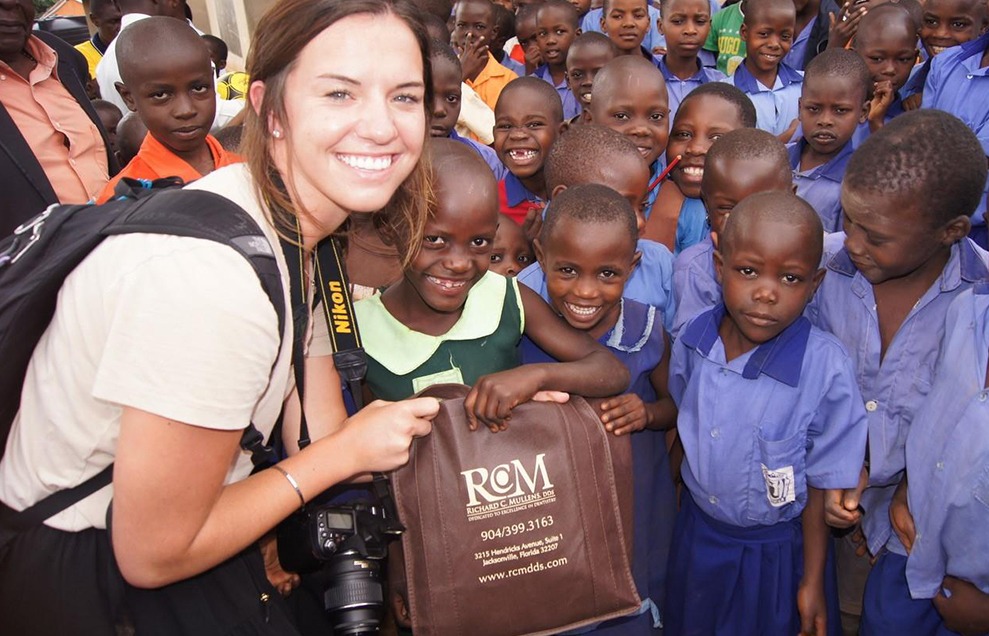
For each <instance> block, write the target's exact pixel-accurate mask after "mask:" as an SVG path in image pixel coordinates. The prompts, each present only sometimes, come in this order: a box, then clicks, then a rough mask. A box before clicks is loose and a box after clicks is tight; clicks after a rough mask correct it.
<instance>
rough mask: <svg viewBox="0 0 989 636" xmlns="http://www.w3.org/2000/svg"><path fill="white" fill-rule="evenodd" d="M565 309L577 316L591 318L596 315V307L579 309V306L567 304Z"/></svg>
mask: <svg viewBox="0 0 989 636" xmlns="http://www.w3.org/2000/svg"><path fill="white" fill-rule="evenodd" d="M567 309H568V310H570V311H571V312H573V313H575V314H577V315H578V316H593V315H594V314H595V313H597V310H598V307H581V306H580V305H573V304H571V303H567Z"/></svg>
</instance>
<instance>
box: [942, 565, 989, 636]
mask: <svg viewBox="0 0 989 636" xmlns="http://www.w3.org/2000/svg"><path fill="white" fill-rule="evenodd" d="M933 601H934V607H935V608H936V609H937V611H938V613H939V614H941V618H943V619H944V625H945V627H947V628H948V629H950V630H951V631H953V632H958V633H960V634H985V633H986V632H989V594H985V593H983V592H982V591H981V590H980V589H979V588H977V587H975V586H974V585H972V584H971V583H969V582H968V581H963V580H962V579H956V578H955V577H953V576H946V577H944V582H942V583H941V591H940V592H939V593H938V595H937V596H935V597H934V599H933Z"/></svg>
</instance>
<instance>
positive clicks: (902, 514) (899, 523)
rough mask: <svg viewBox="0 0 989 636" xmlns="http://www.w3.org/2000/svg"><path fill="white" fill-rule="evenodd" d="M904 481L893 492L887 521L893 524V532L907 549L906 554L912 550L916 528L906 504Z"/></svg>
mask: <svg viewBox="0 0 989 636" xmlns="http://www.w3.org/2000/svg"><path fill="white" fill-rule="evenodd" d="M904 484H905V482H900V485H898V486H897V487H896V492H895V493H893V501H892V502H891V503H890V504H889V521H890V523H891V524H893V532H895V533H896V537H897V538H898V539H899V540H900V543H902V544H903V547H904V548H906V549H907V554H910V551H911V550H913V542H914V539H916V537H917V528H916V526H914V523H913V515H912V514H910V506H909V505H908V504H907V488H906V486H905V485H904Z"/></svg>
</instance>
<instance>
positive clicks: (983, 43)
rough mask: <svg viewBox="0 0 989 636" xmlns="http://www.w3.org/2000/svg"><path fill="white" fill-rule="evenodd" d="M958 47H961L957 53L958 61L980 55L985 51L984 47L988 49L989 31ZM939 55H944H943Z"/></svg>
mask: <svg viewBox="0 0 989 636" xmlns="http://www.w3.org/2000/svg"><path fill="white" fill-rule="evenodd" d="M959 46H960V47H961V50H960V51H959V52H958V59H960V60H964V59H967V58H970V57H972V56H973V55H981V54H982V53H983V52H984V51H985V50H986V47H989V31H987V32H985V33H983V34H982V35H980V36H979V37H977V38H975V39H974V40H969V41H968V42H965V43H964V44H960V45H959ZM945 53H947V51H945ZM941 55H944V53H942V54H941ZM938 57H940V56H938Z"/></svg>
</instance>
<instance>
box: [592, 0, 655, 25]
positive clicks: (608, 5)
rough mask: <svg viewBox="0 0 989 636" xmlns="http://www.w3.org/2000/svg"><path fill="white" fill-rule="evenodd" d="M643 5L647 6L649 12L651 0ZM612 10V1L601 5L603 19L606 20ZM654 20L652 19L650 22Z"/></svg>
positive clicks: (646, 0) (606, 0) (644, 1)
mask: <svg viewBox="0 0 989 636" xmlns="http://www.w3.org/2000/svg"><path fill="white" fill-rule="evenodd" d="M643 4H645V5H646V11H648V10H649V0H643ZM610 10H611V0H604V4H602V5H601V17H602V18H606V17H607V16H608V12H609V11H610ZM651 21H652V19H651V18H650V22H651Z"/></svg>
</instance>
